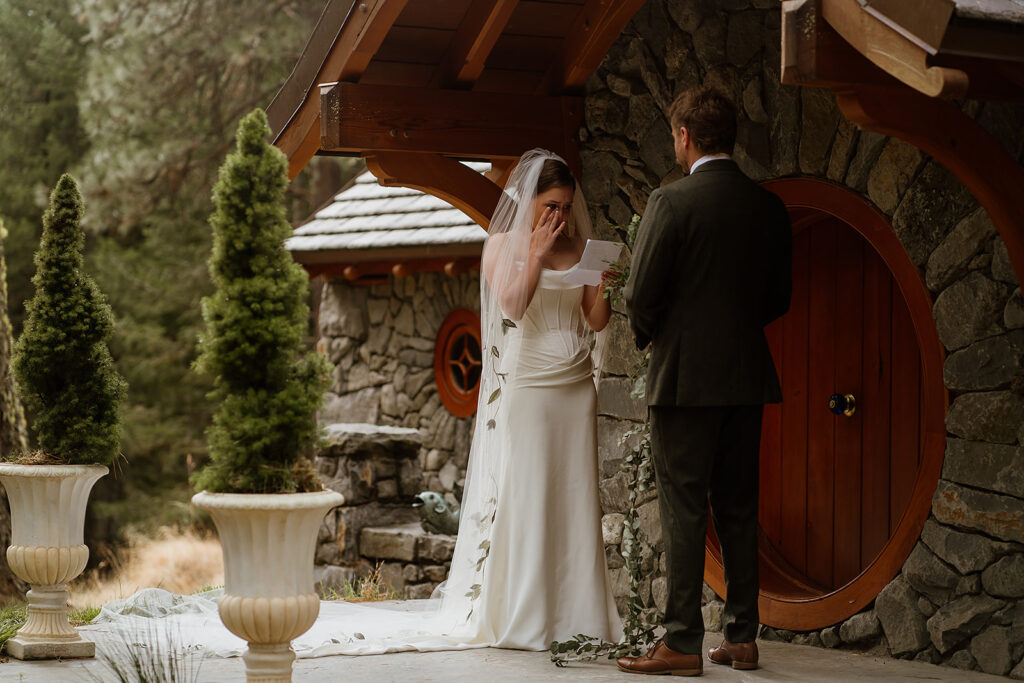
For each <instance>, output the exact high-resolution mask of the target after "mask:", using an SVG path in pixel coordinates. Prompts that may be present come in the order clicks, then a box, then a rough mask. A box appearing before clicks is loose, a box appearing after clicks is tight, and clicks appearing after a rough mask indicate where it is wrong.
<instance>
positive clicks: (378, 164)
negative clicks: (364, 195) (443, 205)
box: [366, 152, 501, 230]
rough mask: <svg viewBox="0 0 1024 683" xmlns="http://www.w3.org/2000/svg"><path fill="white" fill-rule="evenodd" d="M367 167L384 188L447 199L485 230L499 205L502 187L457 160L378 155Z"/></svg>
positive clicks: (398, 153) (386, 153)
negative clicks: (400, 188)
mask: <svg viewBox="0 0 1024 683" xmlns="http://www.w3.org/2000/svg"><path fill="white" fill-rule="evenodd" d="M366 167H367V168H368V169H369V170H370V172H371V173H373V175H375V176H376V177H377V180H378V181H379V182H380V184H381V185H386V186H388V187H393V186H402V187H411V188H413V189H414V190H422V191H423V192H427V193H429V194H432V195H434V196H435V197H439V198H440V199H443V200H445V201H446V202H448V203H449V204H451V205H452V206H454V207H455V208H457V209H460V210H461V211H463V212H464V213H465V214H466V215H467V216H469V217H470V218H472V219H473V220H474V221H476V222H477V223H478V224H479V225H480V226H481V227H483V228H484V229H485V230H486V229H487V227H488V226H489V225H490V223H491V216H492V215H494V210H495V209H496V208H497V206H498V199H499V198H500V197H501V188H500V187H498V186H497V185H495V184H494V183H493V182H491V181H490V180H488V179H487V178H485V177H484V176H483V175H481V174H480V173H477V172H476V171H474V170H472V169H470V168H468V167H466V166H463V165H462V164H460V163H459V162H458V161H455V160H454V159H449V158H448V157H442V156H438V155H436V154H412V153H406V152H378V153H377V154H374V155H372V156H367V157H366Z"/></svg>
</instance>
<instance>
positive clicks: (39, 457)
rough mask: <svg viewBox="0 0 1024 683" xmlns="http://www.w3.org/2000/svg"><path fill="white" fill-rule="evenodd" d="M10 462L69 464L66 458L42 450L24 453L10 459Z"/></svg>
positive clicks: (21, 463) (23, 463) (14, 463)
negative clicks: (62, 458)
mask: <svg viewBox="0 0 1024 683" xmlns="http://www.w3.org/2000/svg"><path fill="white" fill-rule="evenodd" d="M8 462H10V463H11V464H13V465H67V462H65V461H64V460H61V459H60V458H58V457H57V456H55V455H51V454H49V453H47V452H46V451H42V450H35V451H32V452H31V453H22V454H20V455H18V456H16V457H14V458H12V459H10V460H8Z"/></svg>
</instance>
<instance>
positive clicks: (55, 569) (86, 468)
mask: <svg viewBox="0 0 1024 683" xmlns="http://www.w3.org/2000/svg"><path fill="white" fill-rule="evenodd" d="M107 472H108V470H107V468H106V467H105V466H103V465H15V464H12V463H0V482H2V483H3V485H4V488H6V489H7V499H8V500H9V501H10V505H11V546H10V547H9V548H7V563H8V564H9V565H10V566H11V571H12V572H14V575H15V576H17V577H18V578H19V579H21V580H22V581H25V582H26V583H28V584H29V585H30V586H31V589H30V590H29V591H28V596H27V597H28V620H27V621H26V622H25V625H24V626H22V627H21V629H20V630H19V631H18V633H17V634H15V635H14V637H12V638H11V639H9V640H8V641H7V653H8V654H9V655H10V656H11V657H14V658H15V659H57V658H61V659H65V658H69V657H92V656H94V655H95V653H96V646H95V644H94V643H92V642H90V641H88V640H84V639H83V638H82V637H81V636H80V635H79V634H78V631H77V630H75V629H74V627H72V626H71V624H70V623H69V622H68V591H67V587H66V584H67V582H68V581H71V580H72V579H74V578H75V577H76V576H78V575H79V574H81V573H82V570H83V569H85V563H86V562H87V561H88V560H89V548H88V547H86V545H85V543H84V542H83V537H82V536H83V532H84V529H85V506H86V504H87V503H88V501H89V492H90V491H92V487H93V485H94V484H95V483H96V482H97V481H99V479H100V477H102V476H103V475H105V474H106V473H107Z"/></svg>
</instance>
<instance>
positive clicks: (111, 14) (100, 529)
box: [0, 0, 361, 562]
mask: <svg viewBox="0 0 1024 683" xmlns="http://www.w3.org/2000/svg"><path fill="white" fill-rule="evenodd" d="M323 7H324V2H323V0H230V1H229V2H224V1H223V0H45V1H43V2H41V1H40V0H0V220H2V221H3V223H4V226H5V227H6V235H5V236H4V237H3V239H2V246H3V249H4V251H5V253H6V258H7V267H8V269H7V279H8V289H9V306H8V309H9V310H8V313H9V316H10V320H11V325H12V328H13V334H14V335H15V337H17V335H19V334H20V333H21V327H22V322H23V320H24V315H25V313H24V303H25V300H26V299H28V298H29V297H30V296H31V293H32V289H31V277H32V274H33V272H34V265H33V253H34V251H35V249H36V247H37V245H38V242H39V236H40V234H41V230H42V222H41V218H42V214H43V210H44V209H45V206H46V202H47V197H48V195H49V192H50V190H51V189H52V188H53V186H54V185H55V184H56V181H57V179H58V178H59V177H60V175H61V174H62V173H64V172H66V171H67V172H71V173H72V174H73V175H74V176H75V177H76V178H77V179H78V181H79V182H80V184H81V188H82V192H83V195H84V198H85V219H84V225H85V228H86V231H87V236H88V237H87V246H86V265H87V268H88V270H89V271H90V273H92V274H93V276H94V277H95V278H96V280H97V282H98V283H99V285H100V287H101V289H102V290H103V292H104V293H105V294H106V296H107V298H108V299H109V302H110V304H111V306H112V308H113V311H114V316H115V333H114V339H113V341H112V343H111V352H112V354H113V356H114V360H115V363H116V364H117V368H118V370H119V371H120V372H121V374H122V375H123V376H124V377H125V378H126V379H127V380H128V383H129V390H128V399H127V402H126V406H125V410H124V435H123V438H122V442H121V450H122V454H123V458H122V459H120V460H119V464H118V465H117V466H116V467H115V473H114V475H113V476H108V477H106V478H105V479H104V480H103V481H102V482H101V483H100V485H98V486H97V489H96V491H95V493H94V495H93V497H92V501H93V502H92V503H91V504H90V506H89V511H90V515H89V519H88V520H87V529H86V537H87V539H88V542H89V544H90V546H91V548H92V551H93V558H94V559H96V560H98V561H100V562H102V561H103V558H105V557H108V556H110V555H111V554H112V553H113V552H114V549H116V548H117V546H118V544H119V543H120V542H122V541H123V540H124V539H125V538H127V537H128V536H129V535H132V534H135V535H138V534H147V533H152V532H154V531H155V530H156V529H157V528H159V527H162V526H166V525H176V524H188V523H190V520H191V517H190V514H191V513H190V511H189V506H188V500H189V497H190V493H191V490H190V487H189V483H188V478H189V474H190V472H191V471H192V470H194V469H195V468H197V467H198V466H200V465H201V464H202V463H203V461H204V459H205V458H206V441H205V436H204V432H205V430H206V428H207V426H208V425H209V424H210V416H211V411H212V406H211V403H210V402H209V400H208V399H207V397H206V394H207V392H208V391H209V390H210V386H209V384H208V382H207V381H206V380H204V379H203V378H202V377H200V376H199V375H197V374H196V373H195V372H194V371H192V369H191V365H192V362H193V360H194V359H195V358H196V355H197V340H198V335H199V333H200V331H201V329H202V316H201V311H200V304H199V302H200V299H201V298H202V297H203V296H205V295H207V294H209V293H210V291H211V289H212V287H211V284H210V278H209V275H208V272H207V260H208V258H209V255H210V247H211V243H212V239H211V231H210V227H209V224H208V222H207V219H208V218H209V216H210V213H211V212H212V210H213V205H212V200H211V196H210V195H211V190H212V187H213V184H214V182H215V181H216V178H217V171H218V168H219V166H220V165H221V163H222V162H223V160H224V157H225V155H226V153H227V152H228V151H229V149H230V147H231V142H232V139H233V136H234V133H235V128H236V126H237V123H238V120H239V119H240V118H241V117H242V116H243V115H245V114H246V113H248V112H249V111H250V110H251V109H253V108H254V107H261V108H265V107H266V106H267V105H268V104H269V103H270V101H271V100H272V99H273V97H274V95H275V94H276V93H277V91H278V89H279V88H280V86H281V85H282V83H283V82H284V80H285V78H287V76H288V74H289V72H290V70H291V68H292V66H293V65H294V64H295V63H296V61H297V59H298V57H299V55H300V53H301V51H302V48H303V46H304V44H305V41H306V38H307V37H308V36H309V34H310V32H311V31H312V29H313V26H314V25H315V23H316V20H317V18H318V17H319V15H320V13H321V11H322V10H323ZM360 165H361V162H360V161H359V160H354V159H332V158H317V159H316V160H315V162H314V163H312V164H310V165H309V166H308V167H307V169H306V170H305V171H303V173H302V174H301V175H300V176H299V177H298V178H297V179H296V180H295V182H293V183H292V184H291V186H290V201H291V212H292V219H293V221H298V220H301V219H303V218H306V217H307V216H308V215H309V214H310V213H311V212H312V211H313V210H314V209H315V208H316V207H317V206H319V205H320V204H321V203H322V202H323V201H325V200H327V199H328V198H330V197H331V196H333V194H334V193H335V192H336V191H337V190H338V189H339V188H340V187H341V186H342V185H343V184H344V183H345V182H346V181H347V180H348V179H349V178H351V177H352V176H353V175H354V174H355V173H356V172H358V170H359V168H360ZM0 362H2V363H3V364H4V365H6V364H7V362H8V359H0ZM27 418H28V422H29V425H31V422H32V415H31V414H30V415H28V416H27ZM30 434H31V430H30ZM30 439H31V436H30ZM0 506H2V507H3V508H5V509H4V510H2V511H0V526H6V525H7V524H9V522H8V521H7V519H6V507H7V506H6V501H5V500H0ZM3 539H4V529H2V528H0V540H3ZM3 545H4V546H6V542H5V543H3Z"/></svg>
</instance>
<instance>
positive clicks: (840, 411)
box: [828, 394, 857, 417]
mask: <svg viewBox="0 0 1024 683" xmlns="http://www.w3.org/2000/svg"><path fill="white" fill-rule="evenodd" d="M828 409H829V410H830V411H831V412H832V413H833V414H835V415H845V416H846V417H850V416H851V415H853V414H854V413H855V412H856V411H857V399H856V398H855V397H854V395H853V394H832V395H831V396H829V397H828Z"/></svg>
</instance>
